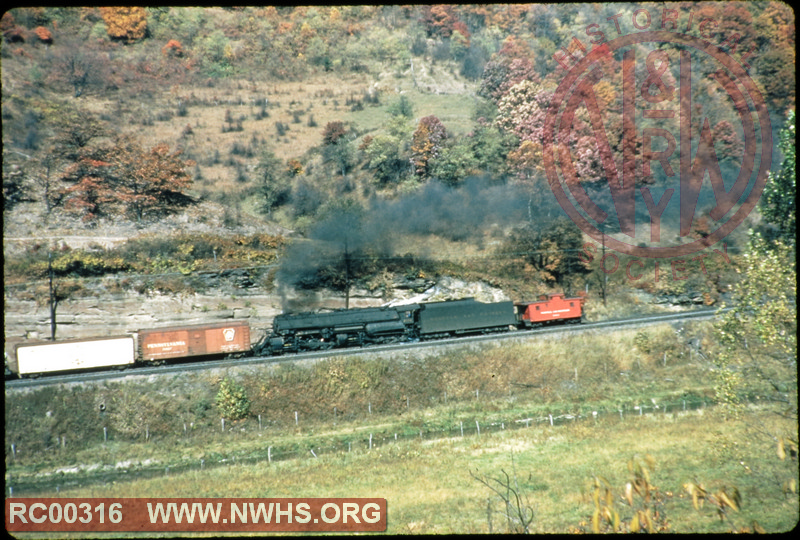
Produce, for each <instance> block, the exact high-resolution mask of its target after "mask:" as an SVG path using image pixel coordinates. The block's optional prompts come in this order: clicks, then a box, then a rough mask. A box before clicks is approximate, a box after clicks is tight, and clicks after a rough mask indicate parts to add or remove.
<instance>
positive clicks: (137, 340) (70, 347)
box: [7, 321, 251, 377]
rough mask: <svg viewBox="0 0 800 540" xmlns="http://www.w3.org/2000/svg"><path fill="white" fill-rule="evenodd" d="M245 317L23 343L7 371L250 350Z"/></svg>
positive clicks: (50, 370)
mask: <svg viewBox="0 0 800 540" xmlns="http://www.w3.org/2000/svg"><path fill="white" fill-rule="evenodd" d="M250 350H251V347H250V325H249V323H247V322H246V321H244V322H243V321H230V322H222V323H210V324H199V325H193V326H173V327H168V328H151V329H146V330H139V331H138V332H136V333H133V334H129V335H125V336H115V337H107V338H92V339H71V340H65V341H57V342H41V343H23V344H19V345H17V346H16V347H15V354H14V358H13V359H9V362H8V366H7V367H8V370H9V371H10V372H11V373H12V374H13V375H16V376H18V377H33V376H38V375H46V374H54V373H60V372H70V371H83V370H92V369H112V368H116V369H125V368H128V367H132V366H134V365H137V364H139V365H158V364H161V363H163V362H165V361H166V360H178V359H184V358H187V359H191V358H199V357H210V356H228V355H244V354H249V353H250Z"/></svg>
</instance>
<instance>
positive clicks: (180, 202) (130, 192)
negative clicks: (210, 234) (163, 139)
mask: <svg viewBox="0 0 800 540" xmlns="http://www.w3.org/2000/svg"><path fill="white" fill-rule="evenodd" d="M191 165H192V163H191V162H188V161H183V160H182V159H181V158H180V153H179V152H171V151H170V150H169V147H168V146H167V145H166V144H159V145H156V146H154V147H153V148H151V149H150V150H144V149H142V148H141V146H140V145H139V144H138V143H137V142H136V141H135V140H134V139H132V138H129V137H120V138H118V139H117V140H116V142H115V143H114V145H113V146H111V147H105V148H98V149H91V150H87V151H86V152H85V153H84V154H83V155H81V157H80V158H79V159H78V161H77V162H76V163H74V164H73V165H71V166H70V167H69V168H68V169H67V171H66V172H65V174H64V176H63V177H62V180H64V181H65V182H67V183H69V184H71V185H70V186H69V187H67V188H66V189H65V190H64V193H63V195H64V201H65V202H64V207H65V208H66V209H67V210H68V211H70V212H73V213H75V214H78V215H80V216H81V217H82V219H83V220H84V221H88V222H93V221H96V220H97V219H98V218H102V217H111V216H114V215H120V214H121V215H127V216H128V217H129V218H131V219H134V220H136V221H142V220H144V219H146V218H152V217H157V216H162V215H164V214H168V213H170V212H171V211H173V210H174V209H176V208H178V207H180V206H184V205H185V204H187V203H188V202H190V199H189V197H188V196H186V195H185V194H184V191H185V190H186V189H188V188H189V186H190V185H191V183H192V179H191V176H190V175H189V174H188V173H187V171H186V169H187V167H190V166H191Z"/></svg>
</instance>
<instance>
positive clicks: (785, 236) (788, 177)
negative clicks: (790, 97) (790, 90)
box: [761, 111, 797, 246]
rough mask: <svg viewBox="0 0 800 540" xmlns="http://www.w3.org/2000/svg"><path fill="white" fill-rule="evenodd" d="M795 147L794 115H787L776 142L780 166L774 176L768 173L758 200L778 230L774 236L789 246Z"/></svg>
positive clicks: (793, 222)
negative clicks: (761, 194)
mask: <svg viewBox="0 0 800 540" xmlns="http://www.w3.org/2000/svg"><path fill="white" fill-rule="evenodd" d="M796 144H797V139H796V132H795V112H794V111H791V112H789V116H788V117H787V119H786V126H785V127H784V128H783V129H782V130H781V132H780V135H779V140H778V148H779V149H780V151H781V153H782V154H783V162H782V163H781V168H780V170H778V172H776V173H774V174H773V173H772V172H770V173H769V181H768V182H767V185H766V187H765V188H764V196H763V197H762V199H761V208H762V211H763V212H764V217H766V218H767V219H768V220H769V221H770V222H771V223H773V224H775V225H776V226H777V227H778V234H777V236H778V237H779V238H780V239H781V240H782V241H783V242H786V243H787V244H789V245H792V246H793V245H794V243H795V236H796V234H797V224H796V216H797V208H796V198H797V191H796V188H795V185H796V179H797V172H796V159H797V154H796V150H797V148H796Z"/></svg>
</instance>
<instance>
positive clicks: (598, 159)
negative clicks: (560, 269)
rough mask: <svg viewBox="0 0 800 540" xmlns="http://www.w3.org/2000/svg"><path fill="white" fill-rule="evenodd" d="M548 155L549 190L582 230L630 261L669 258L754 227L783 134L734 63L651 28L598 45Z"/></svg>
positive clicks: (557, 119)
mask: <svg viewBox="0 0 800 540" xmlns="http://www.w3.org/2000/svg"><path fill="white" fill-rule="evenodd" d="M700 98H702V99H700ZM578 131H580V133H578ZM543 151H544V152H543V153H544V163H545V170H546V173H547V179H548V183H549V184H550V187H551V189H552V190H553V193H554V195H555V196H556V198H557V199H558V201H559V203H560V204H561V206H562V208H563V209H564V210H565V211H566V212H567V214H568V215H569V216H570V218H571V219H572V220H573V221H574V222H575V223H576V224H577V225H578V226H579V227H580V228H581V230H583V231H584V232H585V233H586V234H588V235H589V236H591V237H592V238H594V239H596V240H597V241H598V242H603V244H604V245H605V246H607V247H609V248H611V249H614V250H616V251H619V252H621V253H626V254H629V255H633V256H637V257H649V258H668V257H676V256H683V255H687V254H690V253H694V252H696V251H700V250H702V249H704V248H706V247H708V246H712V245H714V244H716V243H717V242H719V241H720V240H722V239H724V238H725V237H726V236H727V235H728V234H730V233H731V231H733V230H734V229H735V228H736V227H737V226H739V225H740V224H741V223H742V222H743V221H744V219H745V218H746V217H747V215H748V214H749V213H750V212H751V211H752V210H753V208H754V207H755V206H756V204H757V203H758V200H759V198H760V197H761V193H762V191H763V189H764V186H765V184H766V181H767V173H768V171H769V168H770V166H771V162H772V131H771V125H770V119H769V111H768V110H767V107H766V105H765V103H764V100H763V98H762V96H761V94H760V92H759V90H758V88H757V86H756V84H755V83H754V81H753V80H752V78H751V77H750V76H749V75H748V73H747V71H746V70H745V69H744V67H742V65H741V64H740V63H739V62H737V61H736V60H735V59H734V58H733V57H731V56H730V55H729V54H727V53H726V52H725V51H723V50H722V49H721V48H719V47H717V46H716V45H713V44H711V43H709V42H708V41H705V40H702V39H699V38H695V37H692V36H688V35H685V34H680V33H675V32H669V31H648V32H640V33H634V34H629V35H625V36H621V37H619V38H616V39H614V40H611V41H608V42H606V43H604V44H602V45H600V46H598V47H595V48H594V49H593V50H592V51H591V52H589V53H588V54H587V55H586V56H584V57H583V58H582V59H581V60H580V61H578V62H577V63H576V64H575V65H574V66H573V67H572V68H571V69H569V71H568V73H567V75H566V77H565V78H564V79H563V81H562V82H561V84H560V85H559V86H558V88H557V90H556V92H555V94H554V96H553V99H552V101H551V103H550V108H549V109H548V113H547V118H546V121H545V128H544V144H543ZM587 155H588V156H589V157H587ZM588 162H591V163H590V165H591V166H593V167H594V169H593V170H594V174H587V173H586V172H585V171H586V170H587V167H590V165H587V163H588ZM590 177H591V179H590ZM700 221H702V223H703V225H702V227H700V229H701V232H698V228H697V225H698V223H699V222H700Z"/></svg>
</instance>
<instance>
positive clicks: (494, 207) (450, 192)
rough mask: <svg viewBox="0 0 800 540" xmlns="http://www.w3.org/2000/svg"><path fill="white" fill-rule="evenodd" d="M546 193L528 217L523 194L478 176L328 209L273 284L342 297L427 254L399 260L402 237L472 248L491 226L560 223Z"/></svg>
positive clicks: (289, 252) (528, 204)
mask: <svg viewBox="0 0 800 540" xmlns="http://www.w3.org/2000/svg"><path fill="white" fill-rule="evenodd" d="M545 191H546V193H540V194H539V195H538V196H537V197H536V198H535V201H536V202H535V208H533V210H531V200H532V199H531V195H530V193H529V192H528V191H527V190H526V189H525V188H522V187H519V186H516V185H513V184H509V183H507V182H504V181H497V180H494V179H491V178H488V177H485V176H477V177H470V178H468V179H466V180H465V181H464V182H463V183H462V184H461V185H459V186H458V187H450V186H447V185H445V184H442V183H439V182H429V183H428V184H426V185H424V186H422V187H421V188H419V189H418V190H416V191H414V192H413V193H411V194H408V195H405V196H400V197H397V198H394V199H386V198H374V199H372V200H371V201H369V203H368V204H366V207H362V206H360V205H358V204H356V203H346V202H342V203H334V204H330V205H329V207H328V211H327V212H326V213H325V214H324V215H323V217H322V219H321V220H320V221H319V222H317V223H316V224H315V225H314V226H312V227H311V228H310V229H309V231H308V233H307V234H306V236H305V238H301V239H297V240H296V241H295V242H293V243H292V245H291V246H289V248H288V249H287V251H286V253H285V255H284V257H283V259H282V261H281V266H280V269H279V271H278V274H277V279H278V282H279V283H280V284H281V286H282V287H284V288H285V287H295V288H300V289H314V288H318V287H330V288H333V289H335V290H344V289H345V288H346V287H347V286H348V284H349V283H350V282H351V281H352V280H355V279H358V278H359V277H364V276H369V275H371V274H372V273H374V272H377V271H379V270H380V269H381V268H387V266H388V265H387V262H390V261H396V260H399V259H402V260H408V258H409V257H411V258H414V257H419V258H424V257H426V256H428V255H429V254H427V253H411V254H408V253H403V254H400V253H398V249H399V247H398V245H399V241H400V240H401V239H403V238H407V237H408V236H414V235H417V236H423V235H436V236H439V237H441V238H444V239H447V240H452V241H462V242H463V241H476V242H477V241H479V240H480V239H482V238H483V237H484V234H485V232H486V231H487V229H488V228H490V227H501V228H505V227H508V226H513V225H518V224H520V223H523V222H528V221H529V219H530V218H533V220H534V226H537V227H542V226H544V225H546V224H548V223H550V222H552V221H553V220H555V219H556V218H558V217H563V216H564V213H563V211H562V210H561V208H560V207H559V206H558V204H557V203H556V201H555V198H554V197H553V196H552V194H551V193H550V191H549V189H547V188H546V186H545ZM404 245H406V246H407V242H405V243H404ZM405 251H407V249H406V250H405Z"/></svg>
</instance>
